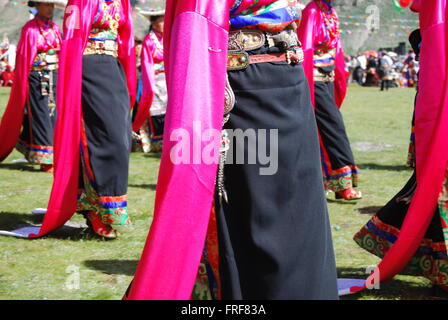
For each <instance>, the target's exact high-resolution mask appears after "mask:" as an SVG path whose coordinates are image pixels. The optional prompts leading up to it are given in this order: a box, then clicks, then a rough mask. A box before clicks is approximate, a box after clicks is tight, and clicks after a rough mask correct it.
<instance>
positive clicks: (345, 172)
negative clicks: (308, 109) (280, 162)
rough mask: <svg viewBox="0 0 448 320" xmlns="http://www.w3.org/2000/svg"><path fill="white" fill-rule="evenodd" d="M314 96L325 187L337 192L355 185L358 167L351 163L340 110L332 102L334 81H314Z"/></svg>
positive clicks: (351, 155)
mask: <svg viewBox="0 0 448 320" xmlns="http://www.w3.org/2000/svg"><path fill="white" fill-rule="evenodd" d="M314 99H315V106H316V111H315V112H316V120H317V127H318V128H319V135H320V138H321V149H322V150H321V153H322V168H323V174H324V178H325V182H326V189H328V190H332V191H335V192H338V191H343V190H345V189H349V188H351V187H356V186H357V185H358V171H359V170H358V168H357V166H356V165H355V159H354V157H353V152H352V149H351V147H350V142H349V140H348V137H347V133H346V130H345V125H344V120H343V118H342V114H341V112H340V111H339V108H338V107H337V105H336V103H335V98H334V83H333V82H323V81H316V82H315V83H314Z"/></svg>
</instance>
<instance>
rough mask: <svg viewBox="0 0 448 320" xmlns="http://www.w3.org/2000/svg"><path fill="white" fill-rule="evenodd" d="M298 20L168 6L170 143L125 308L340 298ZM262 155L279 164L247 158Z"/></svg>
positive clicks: (251, 11)
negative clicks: (171, 302)
mask: <svg viewBox="0 0 448 320" xmlns="http://www.w3.org/2000/svg"><path fill="white" fill-rule="evenodd" d="M298 18H299V13H298V11H297V9H296V1H295V0H294V1H292V0H264V1H255V0H250V1H241V0H227V1H223V0H185V1H175V0H170V1H168V2H167V11H166V15H165V32H164V38H165V67H166V71H167V86H168V96H169V108H168V109H167V118H166V122H165V138H166V139H165V142H164V149H163V152H162V160H161V166H160V173H159V179H158V184H157V191H156V194H157V196H156V197H157V199H156V203H155V214H154V221H153V224H152V226H151V230H150V234H149V237H148V240H147V243H146V247H145V249H144V252H143V255H142V257H141V259H140V263H139V266H138V269H137V272H136V275H135V278H134V281H133V283H132V284H131V286H130V289H129V290H128V292H127V294H126V295H125V299H189V298H190V297H193V298H195V299H211V298H213V299H214V298H222V299H337V298H338V292H337V281H336V266H335V257H334V252H333V244H332V237H331V230H330V223H329V218H328V213H327V206H326V201H325V192H324V186H323V180H322V170H321V165H320V161H319V160H320V155H319V142H318V134H317V126H316V121H315V120H314V114H313V109H312V104H311V98H310V91H309V86H308V83H307V79H306V77H305V74H304V71H303V68H302V65H301V62H302V61H303V52H302V50H301V48H300V45H299V41H298V39H297V34H296V30H295V22H296V20H297V19H298ZM229 31H230V32H229ZM226 78H227V80H226ZM224 101H226V102H224ZM222 128H224V131H222ZM238 132H240V133H241V132H245V133H247V134H249V135H250V134H251V132H252V133H253V132H261V133H264V132H266V135H268V136H269V138H268V139H267V137H265V138H266V139H263V138H262V137H261V136H262V134H258V135H257V134H255V133H254V135H255V139H260V140H258V143H257V141H256V140H253V139H252V140H251V139H249V141H247V139H244V138H242V139H240V138H241V136H240V137H238ZM257 136H258V138H257ZM189 137H191V138H189ZM201 137H202V139H201ZM198 138H199V139H200V140H199V141H198V140H195V139H198ZM179 142H181V143H186V147H187V149H182V150H180V151H179ZM257 145H258V146H259V147H260V148H261V149H263V148H266V149H264V150H271V151H272V153H271V154H273V153H276V154H278V159H277V160H278V163H277V162H276V161H277V160H274V161H273V163H271V164H272V165H274V168H273V167H271V166H268V165H267V163H266V162H265V161H262V160H261V158H258V159H256V161H253V162H251V161H249V160H248V159H246V161H241V162H238V161H237V159H238V157H239V156H241V155H242V156H243V157H244V155H245V154H250V153H252V152H253V151H254V148H256V146H257ZM190 147H191V148H190ZM188 148H190V150H192V151H191V153H188ZM201 154H202V155H203V158H201ZM226 154H227V155H226ZM208 156H210V157H211V159H209V158H208ZM198 157H199V158H198ZM201 159H202V160H201ZM209 160H210V161H209ZM218 163H219V164H218ZM275 163H277V164H278V166H276V165H275ZM217 172H218V174H217ZM201 256H202V259H201ZM198 269H199V270H198Z"/></svg>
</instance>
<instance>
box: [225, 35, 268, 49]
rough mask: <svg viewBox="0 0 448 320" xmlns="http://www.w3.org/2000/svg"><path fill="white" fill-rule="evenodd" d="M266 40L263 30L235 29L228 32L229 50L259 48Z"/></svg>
mask: <svg viewBox="0 0 448 320" xmlns="http://www.w3.org/2000/svg"><path fill="white" fill-rule="evenodd" d="M265 42H266V36H265V34H264V32H262V31H259V30H237V31H231V32H230V34H229V50H231V51H235V50H244V51H252V50H256V49H259V48H261V47H262V46H263V45H264V44H265Z"/></svg>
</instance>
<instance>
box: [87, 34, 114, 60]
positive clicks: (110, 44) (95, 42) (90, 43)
mask: <svg viewBox="0 0 448 320" xmlns="http://www.w3.org/2000/svg"><path fill="white" fill-rule="evenodd" d="M94 54H97V55H109V56H113V57H115V58H117V57H118V43H117V41H116V40H113V39H96V38H91V39H89V40H87V44H86V48H85V49H84V53H83V55H94Z"/></svg>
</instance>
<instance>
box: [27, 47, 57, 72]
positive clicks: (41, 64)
mask: <svg viewBox="0 0 448 320" xmlns="http://www.w3.org/2000/svg"><path fill="white" fill-rule="evenodd" d="M58 52H59V50H57V49H49V50H48V51H44V52H39V53H38V54H37V55H36V57H35V58H34V61H33V65H32V67H31V71H43V70H47V71H51V70H56V69H57V68H58V62H59V58H58V54H57V53H58Z"/></svg>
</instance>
